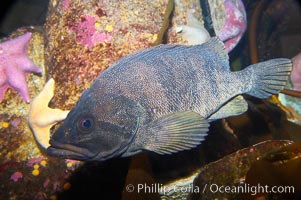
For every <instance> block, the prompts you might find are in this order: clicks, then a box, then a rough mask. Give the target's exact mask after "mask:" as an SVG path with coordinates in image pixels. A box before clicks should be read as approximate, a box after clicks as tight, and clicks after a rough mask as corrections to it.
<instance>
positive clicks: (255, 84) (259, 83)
mask: <svg viewBox="0 0 301 200" xmlns="http://www.w3.org/2000/svg"><path fill="white" fill-rule="evenodd" d="M247 70H251V71H252V76H251V77H250V78H251V79H252V80H251V82H252V88H251V90H250V91H249V92H247V94H250V95H252V96H255V97H257V98H261V99H264V98H268V97H270V96H272V95H273V94H277V93H279V92H280V91H281V90H282V89H283V88H284V86H285V85H286V82H287V80H288V78H289V76H290V73H291V70H292V62H291V60H290V59H286V58H277V59H272V60H268V61H265V62H260V63H257V64H254V65H251V66H249V67H248V68H247Z"/></svg>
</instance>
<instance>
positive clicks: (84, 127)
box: [77, 116, 94, 132]
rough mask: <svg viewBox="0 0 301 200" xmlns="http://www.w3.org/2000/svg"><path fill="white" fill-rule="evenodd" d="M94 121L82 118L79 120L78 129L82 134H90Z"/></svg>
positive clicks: (90, 118)
mask: <svg viewBox="0 0 301 200" xmlns="http://www.w3.org/2000/svg"><path fill="white" fill-rule="evenodd" d="M93 125H94V121H93V118H92V117H87V116H85V117H82V118H80V119H79V120H78V123H77V127H78V129H79V130H80V131H82V132H90V131H91V130H92V129H93Z"/></svg>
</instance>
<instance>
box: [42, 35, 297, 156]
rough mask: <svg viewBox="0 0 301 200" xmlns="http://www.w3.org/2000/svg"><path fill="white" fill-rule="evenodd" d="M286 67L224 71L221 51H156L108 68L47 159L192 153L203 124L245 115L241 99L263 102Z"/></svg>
mask: <svg viewBox="0 0 301 200" xmlns="http://www.w3.org/2000/svg"><path fill="white" fill-rule="evenodd" d="M291 68H292V64H291V61H290V60H289V59H284V58H279V59H273V60H268V61H265V62H261V63H258V64H254V65H251V66H249V67H247V68H246V69H244V70H242V71H238V72H231V71H230V67H229V61H228V55H227V52H226V51H225V49H224V45H223V43H222V42H221V41H219V40H218V39H217V38H212V39H211V40H210V41H209V42H207V43H205V44H202V45H195V46H182V45H160V46H156V47H153V48H150V49H145V50H142V51H138V52H136V53H134V54H131V55H129V56H127V57H125V58H123V59H121V60H119V61H118V62H116V63H114V64H113V65H112V66H111V67H109V68H108V69H107V70H106V71H104V72H103V73H102V74H101V75H100V76H99V77H98V78H97V79H96V80H95V82H94V83H93V84H92V86H91V87H90V88H89V89H87V90H86V91H84V92H83V94H82V96H81V98H80V100H79V101H78V103H77V105H76V106H75V108H74V109H73V110H72V111H71V112H70V113H69V115H68V116H67V118H66V119H65V121H64V124H63V125H61V126H60V127H59V128H58V130H57V131H56V132H55V133H54V134H53V136H52V138H51V140H50V144H51V146H50V147H49V148H48V149H47V152H48V153H49V154H50V155H53V156H58V157H62V158H71V159H78V160H106V159H109V158H112V157H117V156H131V155H134V154H136V153H139V152H140V151H142V150H149V151H154V152H156V153H159V154H170V153H174V152H178V151H181V150H186V149H191V148H193V147H196V146H197V145H199V144H200V143H201V141H203V140H204V139H205V136H206V135H207V132H208V127H209V122H210V121H212V120H216V119H220V118H225V117H228V116H233V115H239V114H241V113H243V112H245V111H246V110H247V107H248V106H247V103H246V101H245V100H244V99H243V98H242V96H241V95H240V94H242V93H247V94H249V95H252V96H255V97H258V98H267V97H270V96H271V95H272V94H276V93H278V92H279V91H280V90H282V89H283V87H284V85H285V83H286V81H287V79H288V77H289V75H290V71H291Z"/></svg>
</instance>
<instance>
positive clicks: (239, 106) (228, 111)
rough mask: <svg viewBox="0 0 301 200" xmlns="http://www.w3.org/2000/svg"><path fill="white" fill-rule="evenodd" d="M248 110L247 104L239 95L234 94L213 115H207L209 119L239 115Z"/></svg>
mask: <svg viewBox="0 0 301 200" xmlns="http://www.w3.org/2000/svg"><path fill="white" fill-rule="evenodd" d="M247 110H248V104H247V102H246V101H245V100H244V98H243V97H242V96H241V95H238V96H236V97H235V98H233V99H232V100H230V101H229V102H227V103H226V104H225V105H223V106H222V107H221V108H220V109H219V110H217V111H216V112H215V113H213V115H211V116H210V117H209V120H216V119H221V118H226V117H230V116H236V115H240V114H242V113H244V112H246V111H247Z"/></svg>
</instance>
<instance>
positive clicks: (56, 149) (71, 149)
mask: <svg viewBox="0 0 301 200" xmlns="http://www.w3.org/2000/svg"><path fill="white" fill-rule="evenodd" d="M49 143H50V146H49V147H48V148H47V149H46V152H47V154H48V155H50V156H55V157H59V158H64V159H66V158H68V159H74V160H81V161H84V160H89V159H91V158H93V157H94V156H95V153H92V152H90V151H89V150H87V149H85V148H82V147H78V146H74V145H72V144H63V143H60V142H57V141H55V140H53V139H51V140H50V141H49Z"/></svg>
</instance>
